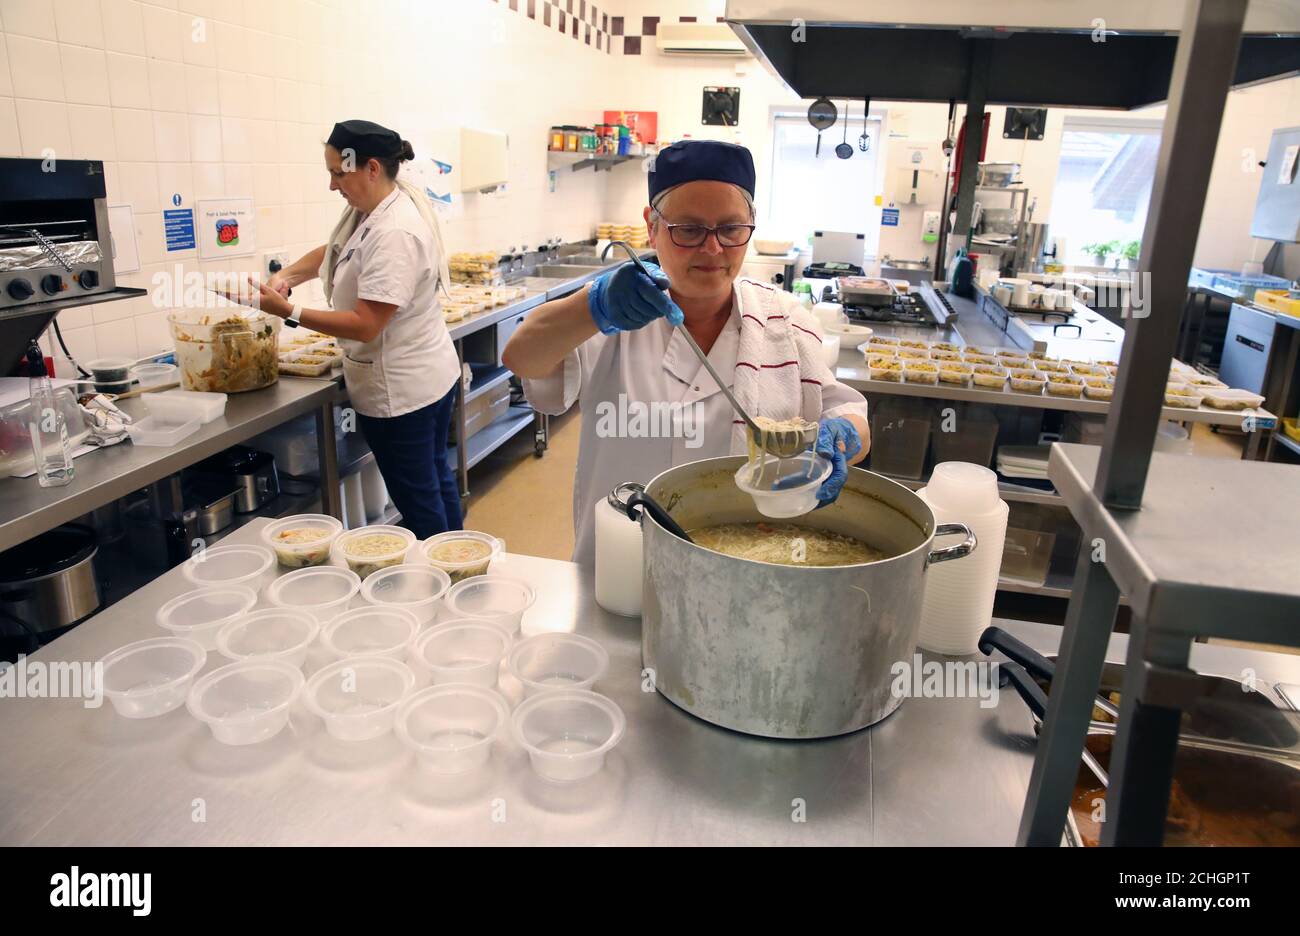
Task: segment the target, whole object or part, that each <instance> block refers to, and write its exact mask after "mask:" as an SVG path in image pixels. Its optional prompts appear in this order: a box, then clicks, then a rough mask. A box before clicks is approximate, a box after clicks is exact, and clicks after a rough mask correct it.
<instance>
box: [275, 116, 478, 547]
mask: <svg viewBox="0 0 1300 936" xmlns="http://www.w3.org/2000/svg"><path fill="white" fill-rule="evenodd" d="M414 158H415V153H414V151H413V150H412V148H411V144H410V143H408V142H406V141H405V140H403V139H402V138H401V137H400V136H399V135H398V134H397V133H395V132H393V131H392V130H389V129H387V128H386V127H381V126H379V125H378V124H375V123H371V122H370V121H367V120H347V121H344V122H343V123H338V124H335V125H334V130H333V132H332V133H331V134H330V137H329V141H328V142H327V143H326V144H325V166H326V168H327V169H328V170H329V174H330V190H331V191H335V192H338V193H339V194H340V195H342V196H343V200H344V201H346V202H347V205H348V207H347V208H346V209H345V210H344V212H343V216H342V217H341V218H340V219H339V223H338V225H337V226H336V227H335V229H334V232H333V234H332V235H331V237H330V242H329V243H328V244H326V245H324V246H322V247H318V248H316V249H315V250H313V251H311V252H310V253H308V254H307V255H306V256H305V257H302V258H301V259H300V260H298V261H297V262H296V263H293V264H291V265H290V266H288V267H286V268H285V269H283V270H281V271H280V272H279V273H277V274H275V275H274V276H273V277H271V279H270V280H269V281H268V282H267V283H266V284H264V285H262V286H261V287H260V304H261V308H262V309H263V310H264V311H267V312H270V313H272V314H274V315H279V316H281V317H282V318H284V319H286V320H287V322H288V323H289V324H290V325H296V324H297V323H299V322H301V323H302V324H303V325H305V326H307V327H308V328H311V329H314V330H315V331H319V332H323V333H324V334H327V335H334V336H335V337H337V338H338V339H339V342H340V344H341V345H342V346H343V350H344V359H343V375H344V378H345V380H346V381H347V388H348V395H349V397H350V398H351V401H352V406H353V408H354V409H355V410H356V412H357V414H358V422H359V424H360V426H361V431H362V433H363V434H364V435H365V437H366V441H367V442H368V443H369V444H370V448H371V449H372V450H373V451H374V453H375V462H376V464H377V465H378V466H379V470H380V472H381V473H382V474H383V476H384V481H385V483H386V484H387V485H388V491H389V494H390V495H391V496H392V498H393V503H394V504H395V505H396V507H397V509H398V510H399V511H401V513H402V523H403V524H404V525H405V526H407V527H409V528H410V529H411V530H412V531H413V532H414V533H415V534H416V535H417V536H420V537H427V536H432V535H433V534H435V533H441V532H444V531H446V530H459V529H460V528H461V513H460V490H459V486H458V485H457V483H456V478H455V475H454V474H453V473H452V471H451V467H450V466H449V465H448V463H447V428H448V425H449V424H450V420H451V414H452V409H453V407H454V406H455V400H456V392H457V390H458V389H459V387H460V373H461V371H460V362H459V359H458V358H457V356H456V350H455V348H454V347H453V345H452V341H451V336H450V335H449V334H448V333H447V326H446V324H445V322H444V321H443V317H442V311H441V309H440V307H439V303H438V295H437V292H438V289H439V287H440V286H443V285H444V284H446V283H449V282H450V276H449V275H448V271H447V258H446V252H445V251H444V250H443V246H442V236H441V231H440V226H439V225H440V222H439V220H438V217H437V214H436V212H435V211H434V209H433V206H432V205H431V204H430V203H429V200H428V199H427V198H426V197H425V196H424V194H423V193H422V192H421V191H420V190H419V189H417V188H415V187H414V186H412V185H410V184H409V183H407V182H404V181H401V180H398V178H397V172H398V167H399V165H400V164H401V163H402V162H404V161H406V160H409V159H414ZM317 276H320V277H321V280H322V282H323V284H324V287H325V297H326V299H327V300H328V301H329V303H330V305H331V306H332V308H330V309H304V308H302V307H301V306H300V305H296V304H294V303H293V302H292V301H291V300H290V299H289V298H288V294H289V290H290V288H291V287H293V286H297V285H298V284H300V283H304V282H307V281H308V280H311V279H315V278H316V277H317Z"/></svg>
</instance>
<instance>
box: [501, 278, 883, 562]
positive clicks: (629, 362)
mask: <svg viewBox="0 0 1300 936" xmlns="http://www.w3.org/2000/svg"><path fill="white" fill-rule="evenodd" d="M779 296H780V301H781V305H782V311H783V312H785V313H786V314H789V315H791V317H792V318H798V319H800V320H801V321H804V322H805V324H807V325H808V326H809V327H810V329H813V330H816V331H817V332H818V333H820V332H821V329H820V326H818V325H817V324H816V321H815V320H814V319H812V317H811V316H810V315H808V314H807V312H806V311H805V310H804V309H803V307H802V306H801V305H800V304H799V301H798V300H797V299H795V298H794V296H793V295H792V294H790V293H784V292H782V293H780V294H779ZM739 308H740V300H739V298H738V297H736V298H733V301H732V307H731V318H730V319H729V320H728V322H727V324H726V325H725V326H724V327H723V329H722V331H721V332H720V333H719V335H718V338H717V340H716V341H715V342H714V343H713V347H712V348H711V349H709V363H710V364H712V365H713V367H714V369H715V370H717V372H718V373H719V374H721V375H722V377H723V378H724V379H726V380H728V383H727V386H728V387H729V388H730V387H731V386H732V383H731V378H732V375H734V374H735V371H736V353H737V350H738V348H739V346H740V312H739V311H738V310H739ZM523 385H524V393H525V395H526V396H527V398H528V402H529V403H530V404H531V405H532V406H533V408H534V409H536V410H538V411H539V412H542V413H547V414H550V415H552V416H558V415H559V414H561V413H563V412H565V411H567V410H568V409H569V407H571V406H572V405H573V404H574V402H578V403H580V406H581V410H582V428H581V437H580V439H579V447H578V470H577V474H576V476H575V477H574V482H573V528H574V550H573V561H574V562H580V563H583V564H585V565H592V564H594V563H595V555H596V553H595V537H596V533H595V508H596V503H597V502H598V501H599V500H601V499H602V498H604V497H607V496H608V495H609V492H610V491H612V490H613V489H614V488H615V487H616V486H617V485H618V484H619V483H620V482H623V481H639V482H641V483H643V484H644V483H646V482H647V481H649V480H650V479H651V478H653V477H654V476H655V475H657V474H659V473H661V472H663V471H667V470H668V469H669V468H672V467H673V466H675V465H682V464H685V463H686V462H691V461H699V460H700V459H704V458H717V457H720V456H723V455H729V454H731V436H732V432H731V427H732V420H733V419H734V418H735V416H734V414H733V411H732V409H731V404H730V403H729V402H728V401H727V398H726V397H725V396H723V394H722V391H721V390H719V389H718V386H717V384H715V383H714V382H713V378H712V377H710V376H709V372H708V371H706V370H705V369H704V366H703V365H702V364H700V362H699V359H698V358H697V357H696V356H695V352H693V351H692V350H691V347H690V345H689V344H687V342H686V339H685V338H684V337H683V336H682V334H681V332H680V331H679V330H678V329H676V328H673V327H672V325H670V324H669V323H668V321H667V320H665V319H657V320H656V321H653V322H651V323H650V324H649V325H647V326H645V327H644V328H639V329H637V330H635V331H626V332H618V333H617V334H614V335H593V336H592V337H591V338H588V339H587V340H586V341H585V342H583V343H582V344H581V345H579V346H578V347H577V348H576V349H574V350H573V351H571V352H570V353H569V355H568V356H567V357H566V358H565V360H564V366H563V371H562V373H558V372H557V373H556V374H554V375H553V376H551V377H545V378H542V379H539V380H524V381H523ZM655 404H657V407H658V412H656V411H655ZM665 404H669V406H665ZM672 404H677V406H676V407H673V406H672ZM697 404H698V405H697ZM669 410H671V411H669ZM846 415H855V416H861V417H862V418H863V419H866V418H867V401H866V399H865V398H863V396H862V394H860V393H859V392H858V391H856V390H854V389H852V388H851V387H847V386H845V385H844V384H842V383H840V382H839V381H834V382H832V383H830V384H827V385H825V386H823V387H822V414H821V418H823V419H828V418H830V417H832V416H846ZM665 427H667V428H668V431H664V429H665Z"/></svg>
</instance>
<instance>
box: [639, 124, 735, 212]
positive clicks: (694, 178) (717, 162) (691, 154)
mask: <svg viewBox="0 0 1300 936" xmlns="http://www.w3.org/2000/svg"><path fill="white" fill-rule="evenodd" d="M706 179H707V180H709V181H714V182H730V183H731V184H732V185H738V186H740V187H741V188H743V189H744V190H745V191H746V192H748V193H749V195H750V197H751V198H752V197H753V196H754V179H755V176H754V157H753V156H752V155H750V152H749V150H747V149H745V147H743V146H737V145H736V144H735V143H723V142H720V141H718V140H681V141H680V142H677V143H674V144H673V145H672V146H670V147H668V148H667V149H665V150H662V151H661V152H660V153H659V155H658V156H656V157H655V158H654V162H653V164H652V166H651V169H650V203H651V204H652V205H653V204H654V200H655V198H656V197H657V196H658V195H659V193H660V192H665V191H667V190H668V189H670V188H672V187H673V186H674V185H681V184H682V183H683V182H698V181H700V180H706Z"/></svg>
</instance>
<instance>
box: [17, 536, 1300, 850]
mask: <svg viewBox="0 0 1300 936" xmlns="http://www.w3.org/2000/svg"><path fill="white" fill-rule="evenodd" d="M263 525H264V522H263V521H254V522H253V523H251V524H249V526H247V527H245V528H244V529H241V530H240V531H238V532H237V533H235V534H233V535H232V536H231V537H230V539H229V542H241V541H242V542H251V541H255V540H256V538H257V536H258V533H259V532H260V529H261V527H262V526H263ZM500 570H501V571H509V572H510V573H511V574H514V575H518V576H521V577H524V578H526V579H528V580H529V581H531V582H532V583H533V584H534V585H535V586H536V587H537V588H538V591H539V599H538V602H537V604H536V605H535V606H534V608H533V609H532V610H530V611H529V612H528V615H527V616H526V617H525V619H524V630H525V632H526V633H528V632H535V631H539V630H546V629H551V630H570V629H573V630H577V631H578V632H579V633H583V634H586V635H587V636H590V637H593V638H595V639H597V640H598V641H600V643H601V644H602V645H604V647H605V648H606V649H607V650H608V651H609V653H610V669H609V673H608V675H607V676H606V677H605V678H603V679H602V680H601V681H600V683H599V684H598V687H597V688H598V689H599V690H600V691H602V692H604V693H605V694H606V695H608V696H610V697H611V698H613V699H614V700H615V701H616V702H617V703H618V704H619V705H620V706H621V707H622V708H623V710H624V711H625V713H626V714H627V718H628V729H627V734H626V736H625V738H624V739H623V742H622V743H621V744H620V745H619V746H618V747H617V748H616V749H615V750H614V751H613V752H612V753H611V755H610V756H609V759H608V761H607V764H606V769H605V770H604V772H603V773H601V774H599V775H598V776H596V777H594V778H592V779H591V780H588V781H584V782H582V783H580V784H577V785H574V786H571V787H570V786H556V785H552V784H548V783H545V782H543V781H541V780H539V779H537V778H536V777H535V776H534V775H533V773H532V771H531V768H530V767H529V766H528V763H527V758H526V756H525V755H524V753H523V752H522V751H521V750H520V749H519V748H518V747H517V746H516V745H515V744H514V742H513V741H510V740H509V739H508V738H502V739H499V740H498V742H497V745H496V749H495V750H494V752H493V755H492V760H491V762H490V764H489V765H488V766H487V767H486V768H485V769H484V770H482V771H481V772H479V773H478V774H476V775H472V776H470V777H467V778H464V779H460V780H454V781H449V780H445V779H444V780H432V779H429V778H427V777H424V776H422V775H420V774H419V773H417V771H416V768H415V766H414V762H413V759H412V757H411V756H410V755H409V754H408V753H407V752H406V751H405V750H404V749H403V748H402V747H401V746H400V744H399V743H398V742H397V740H396V738H395V737H393V736H392V735H389V736H387V737H384V738H380V739H376V740H375V741H373V742H365V743H361V744H345V743H343V742H337V741H333V740H332V739H330V738H329V736H328V735H327V734H325V732H324V729H323V727H322V726H321V725H320V723H319V722H318V720H317V719H316V718H314V717H313V716H311V715H309V714H307V713H306V711H305V710H304V709H303V708H302V707H301V704H299V705H298V707H297V708H295V711H294V713H293V717H292V720H291V722H290V727H289V728H287V729H286V730H285V731H284V732H282V733H281V734H280V735H278V736H277V737H276V738H274V739H272V740H270V741H267V742H264V743H262V744H259V745H254V746H251V747H244V748H233V747H226V746H224V745H221V744H218V743H217V742H215V741H214V740H213V739H212V737H211V735H210V733H209V731H208V729H207V727H206V726H205V725H202V724H200V723H199V722H197V721H195V720H194V719H193V718H191V717H190V715H189V714H188V713H187V712H186V711H185V710H184V708H182V709H179V710H177V711H174V712H171V713H169V714H167V715H164V716H162V717H160V718H156V719H149V720H144V721H130V720H127V719H124V718H121V717H119V716H118V715H116V713H114V712H113V711H112V710H111V706H110V705H109V704H107V703H106V704H105V705H104V707H103V708H102V709H99V710H94V709H87V708H85V707H84V706H83V705H82V703H81V702H80V701H78V700H72V699H65V700H31V699H12V698H10V699H3V700H0V739H2V740H0V745H3V749H2V750H3V753H2V754H0V757H2V758H3V763H4V765H5V766H4V769H3V770H0V843H4V844H23V843H29V844H46V845H53V844H252V843H259V844H261V843H266V844H288V843H303V844H317V843H319V844H324V843H336V844H425V843H447V844H458V843H483V844H543V843H585V844H634V843H645V844H722V843H734V844H877V845H904V844H910V845H920V844H940V843H942V844H1001V845H1009V844H1011V843H1012V842H1013V841H1014V839H1015V833H1016V828H1017V825H1018V822H1019V816H1020V809H1021V804H1022V801H1023V798H1024V793H1025V789H1026V787H1027V784H1028V779H1029V771H1030V767H1031V764H1032V755H1033V750H1034V741H1033V733H1032V729H1031V723H1030V719H1029V716H1028V714H1027V712H1026V710H1025V708H1024V706H1023V705H1022V704H1021V703H1020V701H1019V699H1018V698H1017V697H1016V696H1014V694H1012V693H1004V694H1002V696H1001V700H1000V702H999V704H998V705H996V706H994V707H991V708H981V707H980V705H979V702H978V700H975V699H950V700H943V699H922V698H917V699H911V700H908V701H906V702H905V703H904V704H903V705H902V707H901V708H900V709H899V710H898V711H897V712H895V713H894V714H893V715H891V716H890V717H889V718H887V719H886V720H885V721H883V722H882V723H880V724H879V725H877V726H876V727H874V728H871V729H868V730H865V731H860V732H857V733H856V734H853V735H849V736H847V737H843V738H836V739H832V740H826V741H815V742H776V741H767V740H763V739H758V738H752V737H748V736H745V735H740V734H735V733H733V732H730V731H726V730H723V729H720V728H715V727H713V726H711V725H708V724H706V723H704V722H701V721H699V720H697V719H695V718H693V717H692V716H690V715H687V714H686V713H684V712H682V711H681V710H679V709H677V708H675V707H674V706H673V705H672V704H671V703H669V702H667V701H666V700H665V699H663V698H662V697H661V696H659V695H657V694H655V693H653V692H651V693H647V692H643V691H642V686H641V654H640V636H639V631H640V627H639V621H638V620H637V619H635V618H631V619H629V618H620V617H616V616H614V615H610V614H607V613H605V612H604V611H602V610H601V609H600V608H599V607H598V606H597V605H596V604H595V601H594V599H593V597H592V589H591V582H590V580H589V577H586V576H584V574H583V572H582V571H581V569H580V567H578V566H576V565H573V564H571V563H568V562H559V561H556V560H548V559H538V558H533V557H528V556H518V555H508V556H506V557H503V560H502V561H501V566H500ZM186 587H187V583H186V582H185V580H184V579H183V577H182V575H181V572H180V570H179V569H173V570H172V571H170V572H168V573H167V574H166V575H164V576H162V577H161V578H159V579H157V580H155V581H154V582H152V583H151V584H149V585H147V586H146V587H144V588H142V589H141V590H140V591H139V592H137V593H136V594H135V595H133V596H132V597H131V598H129V599H127V600H125V601H122V602H120V603H119V604H117V605H114V606H113V607H112V608H110V609H109V610H107V611H105V612H104V613H102V614H100V615H99V616H97V617H95V618H92V619H91V620H89V621H88V622H86V623H85V624H83V625H81V626H80V627H78V628H76V629H75V630H73V631H72V632H71V633H69V634H68V635H66V636H64V637H61V638H60V639H58V640H56V641H55V642H53V643H52V644H50V645H49V646H47V647H45V648H43V649H42V650H41V651H39V652H38V653H37V654H35V655H34V656H33V657H31V658H30V659H31V660H38V661H46V662H49V661H54V660H67V661H73V660H88V661H93V660H96V659H99V658H100V657H101V656H102V655H103V654H105V653H107V652H109V651H110V650H113V649H114V648H116V647H118V646H121V645H122V644H124V643H127V642H129V641H131V640H136V639H140V638H143V637H149V636H156V635H158V634H160V633H161V631H160V630H159V629H158V628H157V626H156V625H155V624H154V623H153V616H154V612H155V610H156V609H157V608H158V607H159V606H160V605H161V604H162V603H163V602H164V601H166V600H167V599H168V598H170V597H172V596H174V595H176V594H179V593H180V592H182V591H184V590H185V589H186ZM997 623H998V624H1000V625H1001V626H1003V627H1005V628H1007V629H1008V630H1010V631H1012V632H1013V633H1015V634H1017V635H1018V636H1020V637H1022V638H1023V639H1025V640H1027V641H1028V642H1029V643H1031V644H1032V645H1034V646H1036V647H1038V648H1040V649H1043V650H1052V649H1054V648H1055V643H1056V639H1057V637H1056V635H1057V633H1058V632H1057V631H1056V629H1054V628H1050V627H1047V626H1044V625H1035V624H1025V623H1020V622H1010V621H998V622H997ZM1112 644H1113V646H1112V653H1111V658H1112V659H1115V660H1120V659H1122V658H1123V652H1124V640H1123V638H1122V637H1117V638H1115V639H1114V640H1113V641H1112ZM215 657H216V654H212V655H210V657H209V663H208V667H209V668H212V667H214V666H215V665H218V663H219V661H218V660H217V659H215ZM1193 660H1194V662H1198V661H1199V662H1200V663H1202V664H1206V663H1209V664H1212V665H1211V667H1210V671H1216V670H1215V669H1214V666H1217V667H1218V670H1217V671H1219V672H1237V673H1239V672H1240V670H1241V667H1242V666H1243V665H1246V662H1243V661H1248V663H1249V665H1251V666H1254V667H1255V668H1256V671H1257V672H1258V673H1259V676H1260V678H1261V679H1268V680H1275V681H1276V680H1281V681H1289V682H1300V657H1284V656H1279V655H1274V654H1260V653H1254V654H1247V653H1246V652H1245V651H1241V650H1236V649H1234V648H1224V647H1204V646H1198V647H1196V648H1195V651H1194V653H1193ZM314 664H315V661H314V660H312V659H310V658H309V662H308V668H309V669H310V668H311V667H312V666H313V665H314ZM502 688H503V691H504V693H505V694H506V696H507V697H508V699H509V700H510V701H511V703H512V704H513V703H514V702H516V701H517V700H518V698H519V692H518V687H517V686H516V685H514V684H513V681H512V680H511V679H510V677H509V676H508V675H503V677H502ZM199 801H201V803H200V802H199ZM800 804H802V815H803V817H804V818H805V819H806V821H795V818H797V817H798V813H799V810H800V808H801V806H800ZM200 805H201V807H202V812H203V815H204V821H196V820H195V815H196V810H198V809H199V807H200ZM792 817H795V818H792ZM494 819H496V820H499V821H494Z"/></svg>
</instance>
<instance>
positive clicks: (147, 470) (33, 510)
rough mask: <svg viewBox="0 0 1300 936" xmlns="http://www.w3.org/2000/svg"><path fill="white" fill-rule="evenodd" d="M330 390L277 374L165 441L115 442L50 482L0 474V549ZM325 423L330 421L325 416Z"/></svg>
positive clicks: (270, 423)
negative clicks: (181, 436)
mask: <svg viewBox="0 0 1300 936" xmlns="http://www.w3.org/2000/svg"><path fill="white" fill-rule="evenodd" d="M335 392H336V385H335V383H334V382H333V381H331V380H313V379H308V378H303V377H281V378H280V379H279V380H278V381H276V382H275V383H274V384H272V385H271V386H270V387H267V388H265V389H262V390H253V391H250V392H248V393H232V394H230V398H229V399H228V400H227V402H226V412H225V415H223V416H222V417H220V418H219V419H216V420H213V421H212V422H210V423H208V424H207V425H206V426H200V427H199V431H198V432H196V433H195V434H194V435H192V436H190V437H189V438H187V439H185V440H183V441H182V442H180V443H179V444H177V445H175V446H171V447H166V448H164V447H156V446H144V445H135V444H134V443H132V442H129V441H128V442H121V443H119V444H117V445H112V446H109V447H108V448H105V449H100V450H98V451H95V452H87V453H86V454H85V455H82V456H81V457H80V458H78V459H76V460H75V461H74V462H73V464H74V466H75V467H76V477H75V478H73V480H72V482H71V483H69V484H67V485H65V486H63V487H56V488H43V487H41V486H40V484H38V483H37V481H36V476H35V475H33V476H32V477H30V478H0V550H4V549H8V548H9V547H11V546H15V545H17V544H18V543H22V542H25V541H26V540H28V539H30V538H31V537H33V536H36V535H38V534H40V533H43V532H45V531H46V530H49V529H53V528H54V527H56V526H58V525H59V524H61V523H67V522H68V521H70V520H75V519H76V518H77V517H80V516H81V515H83V514H85V513H88V512H89V511H91V510H94V509H95V508H97V507H101V506H103V505H104V504H107V503H109V502H111V501H114V500H116V499H117V498H119V497H122V496H124V495H126V494H129V493H131V492H132V491H135V490H139V489H140V488H142V487H145V486H147V485H149V484H152V483H153V482H155V481H157V480H159V479H160V478H165V477H167V476H168V475H170V474H174V473H175V472H177V471H180V470H181V469H182V468H185V467H188V466H189V465H193V464H194V463H196V462H199V461H202V460H203V459H205V458H207V457H208V456H209V455H214V454H216V453H217V452H220V451H221V450H222V449H225V448H228V447H230V446H231V445H235V444H237V443H239V442H242V441H244V440H245V439H247V438H249V437H251V436H254V435H256V434H257V433H259V432H263V431H265V430H267V429H270V428H272V427H274V426H278V425H280V424H281V423H283V422H285V421H286V420H289V419H293V418H294V417H295V416H298V415H301V414H302V413H307V412H310V411H312V410H313V409H318V408H320V407H322V406H326V405H328V404H329V402H330V400H332V399H333V396H334V394H335ZM121 407H122V409H123V410H124V411H125V412H127V413H129V414H130V415H131V416H132V417H133V418H140V417H142V416H144V415H145V404H144V402H143V400H142V399H141V398H140V397H136V398H134V399H130V400H123V401H122V403H121ZM326 418H327V419H330V425H331V426H332V425H333V422H332V419H331V417H328V416H327V417H326Z"/></svg>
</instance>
